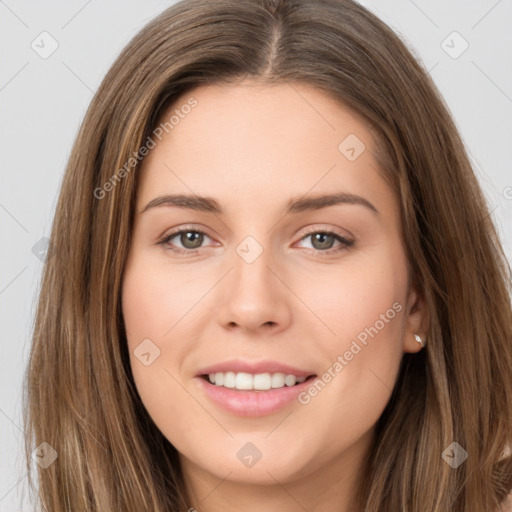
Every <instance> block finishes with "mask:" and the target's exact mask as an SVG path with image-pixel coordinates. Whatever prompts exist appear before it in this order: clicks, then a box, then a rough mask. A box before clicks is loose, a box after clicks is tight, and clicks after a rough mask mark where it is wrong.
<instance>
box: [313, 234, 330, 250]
mask: <svg viewBox="0 0 512 512" xmlns="http://www.w3.org/2000/svg"><path fill="white" fill-rule="evenodd" d="M332 238H333V236H332V235H328V234H327V233H316V234H315V235H314V236H313V246H314V247H316V248H317V249H330V248H331V247H332V242H333V240H332ZM319 239H320V244H319V245H320V247H317V246H316V242H317V241H318V240H319ZM322 239H323V242H322ZM325 239H330V242H331V243H326V242H325Z"/></svg>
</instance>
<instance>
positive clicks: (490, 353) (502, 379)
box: [24, 0, 512, 512]
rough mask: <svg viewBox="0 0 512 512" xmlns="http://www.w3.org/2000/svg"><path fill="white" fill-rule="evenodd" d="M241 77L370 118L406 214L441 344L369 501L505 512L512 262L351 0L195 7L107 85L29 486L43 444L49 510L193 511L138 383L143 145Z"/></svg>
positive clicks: (34, 355) (37, 381)
mask: <svg viewBox="0 0 512 512" xmlns="http://www.w3.org/2000/svg"><path fill="white" fill-rule="evenodd" d="M244 78H252V79H257V80H260V81H261V82H262V83H265V84H269V85H270V84H274V83H288V84H290V85H292V84H293V83H294V82H297V83H299V82H304V83H308V84H311V85H313V86H315V87H317V88H319V89H321V90H322V91H323V92H325V93H326V94H328V95H330V96H331V97H333V98H335V99H337V100H339V101H340V102H342V103H343V105H345V106H347V107H348V108H350V109H352V110H353V111H354V112H355V113H357V114H358V115H359V116H361V118H363V119H364V120H365V121H367V122H368V123H369V126H371V127H372V130H373V132H374V133H375V135H376V137H377V140H378V141H379V148H378V152H377V154H378V157H379V163H380V167H381V168H382V171H383V173H384V174H385V176H386V177H387V178H388V180H389V182H390V184H391V185H392V187H393V188H394V190H395V192H396V194H397V197H398V198H399V201H400V205H401V214H402V217H401V218H402V231H403V239H404V240H403V243H404V247H405V250H406V253H407V256H408V261H409V266H410V272H411V276H412V279H413V280H414V282H415V283H416V285H417V286H418V288H419V290H421V293H422V294H423V296H424V297H425V300H426V302H427V304H428V308H429V313H430V328H429V332H428V333H427V339H428V343H427V347H426V349H425V350H422V351H421V352H420V353H419V354H414V355H413V354H406V355H404V357H403V360H402V364H401V369H400V373H399V377H398V380H397V382H396V386H395V389H394V391H393V395H392V397H391V400H390V402H389V403H388V405H387V407H386V410H385V411H384V413H383V415H382V417H381V418H380V419H379V422H378V425H377V429H376V436H375V440H374V444H373V447H372V449H371V452H370V454H369V457H368V463H367V467H366V472H365V476H364V479H363V480H364V481H363V482H362V484H361V487H360V489H359V492H358V496H359V500H360V503H361V506H362V508H363V509H364V508H366V510H367V511H368V512H378V511H379V512H387V511H392V512H396V511H403V512H405V511H408V512H420V511H421V512H448V511H450V512H454V511H455V512H470V511H471V512H473V511H475V510H478V511H484V510H485V511H491V510H498V509H499V503H500V502H501V501H502V500H503V499H504V498H505V496H506V494H507V492H510V489H511V487H512V481H511V475H512V458H511V457H510V446H511V445H512V379H511V368H512V333H511V326H512V308H511V301H510V267H509V265H508V263H507V260H506V258H505V256H504V253H503V250H502V248H501V246H500V243H499V240H498V237H497V234H496V232H495V228H494V226H493V224H492V221H491V218H490V214H489V210H488V206H487V205H486V203H485V200H484V198H483V195H482V192H481V190H480V188H479V185H478V183H477V180H476V178H475V175H474V173H473V170H472V168H471V165H470V162H469V159H468V156H467V153H466V150H465V148H464V146H463V143H462V142H461V138H460V136H459V134H458V132H457V129H456V126H455V125H454V122H453V121H452V119H451V117H450V115H449V112H448V109H447V107H446V105H445V103H444V101H443V99H442V98H441V96H440V94H439V92H438V90H437V88H436V87H435V85H434V83H433V82H432V80H431V78H430V76H429V74H428V73H427V72H426V71H425V70H424V69H423V67H422V66H421V65H420V64H419V63H418V62H417V61H416V60H415V59H414V57H413V56H412V55H411V53H410V51H409V50H408V49H407V47H406V45H405V44H404V43H403V42H402V41H401V40H400V38H399V37H398V36H397V35H395V34H394V33H393V31H392V30H391V29H390V28H389V27H387V26H386V25H385V24H384V23H383V22H381V21H380V20H379V19H378V18H377V17H375V16H374V15H373V14H371V13H370V12H369V11H368V10H366V9H365V8H363V7H362V6H360V5H359V4H357V3H355V2H353V1H349V0H282V1H280V0H275V1H271V0H221V1H218V0H208V1H206V0H187V1H182V2H179V3H177V4H175V5H173V6H172V7H170V8H169V9H167V10H165V11H164V12H163V13H162V14H161V15H159V16H158V17H157V18H155V19H154V20H153V21H151V22H150V23H149V24H148V25H147V26H145V27H144V28H143V29H142V31H141V32H140V33H139V34H138V35H136V36H135V37H134V38H133V40H132V41H131V42H130V43H129V44H128V46H127V47H126V48H125V49H124V50H123V52H122V53H121V55H120V56H119V57H118V59H117V60H116V61H115V63H114V64H113V66H112V68H111V69H110V71H109V72H108V74H107V75H106V77H105V79H104V80H103V82H102V83H101V85H100V87H99V89H98V91H97V92H96V94H95V96H94V98H93V100H92V102H91V105H90V107H89V109H88V111H87V113H86V116H85V119H84V121H83V123H82V126H81V129H80V131H79V133H78V136H77V139H76V141H75V144H74V147H73V150H72V153H71V156H70V159H69V163H68V166H67V169H66V172H65V176H64V179H63V183H62V188H61V191H60V196H59V200H58V205H57V208H56V213H55V219H54V222H53V227H52V232H51V238H50V246H49V250H48V254H47V261H46V264H45V267H44V272H43V277H42V287H41V291H40V297H39V302H38V307H37V312H36V319H35V326H34V333H33V344H32V348H31V353H30V360H29V364H28V366H27V373H26V388H25V390H24V392H25V393H24V400H25V407H26V409H25V417H24V421H25V428H26V432H27V438H26V457H27V467H28V471H29V481H30V483H31V485H32V488H33V487H34V484H33V479H32V477H31V476H30V469H31V468H30V466H31V453H32V450H34V449H35V448H36V447H37V446H39V445H40V444H41V443H43V442H45V443H48V445H50V446H51V447H52V448H53V449H54V450H55V451H56V454H57V459H56V460H55V461H54V462H53V463H52V464H50V465H48V467H46V468H43V467H42V466H41V465H38V467H37V470H38V480H39V482H38V490H37V493H38V498H39V499H40V502H41V503H42V504H43V505H44V507H46V509H47V510H52V511H62V510H66V511H67V510H73V511H84V510H87V511H100V510H101V511H114V510H118V511H128V510H137V511H138V512H141V511H144V510H148V511H149V510H151V511H155V512H156V511H160V512H163V511H186V510H187V509H188V508H189V507H190V506H191V505H190V501H189V499H188V497H187V494H186V492H185V485H184V482H183V478H182V475H181V472H180V466H179V459H178V454H177V451H176V449H175V448H174V447H173V446H172V445H171V444H170V443H169V442H168V441H167V440H166V439H165V438H164V436H163V435H162V434H161V432H160V431H159V430H158V428H157V427H156V426H155V424H154V423H153V422H152V420H151V418H150V417H149V415H148V413H147V412H146V410H145V408H144V406H143V404H142V402H141V400H140V398H139V396H138V394H137V391H136V389H135V385H134V381H133V378H132V373H131V369H130V364H129V356H128V353H127V341H126V332H125V330H124V323H123V318H122V314H121V307H120V306H121V295H120V290H121V283H122V278H123V269H124V264H125V260H126V256H127V251H128V248H129V246H130V234H131V229H132V221H133V213H134V205H135V201H134V200H135V192H136V185H137V170H138V168H139V166H140V158H139V157H140V154H139V153H138V152H139V149H140V148H141V147H142V146H144V145H145V142H146V141H147V140H148V137H149V136H150V135H151V133H152V130H153V129H154V127H155V123H156V122H157V120H158V119H159V118H160V116H161V114H162V112H163V111H164V109H165V108H166V106H168V105H169V104H170V103H171V102H173V101H174V100H175V99H176V98H177V97H178V96H181V95H185V96H183V97H185V98H186V97H187V94H186V93H189V94H191V91H192V90H193V88H194V87H196V86H200V85H208V84H212V83H230V84H236V83H237V81H239V80H242V79H244ZM130 159H131V160H130ZM127 162H128V165H127ZM123 168H124V172H122V171H120V170H121V169H123ZM453 442H457V443H458V444H459V445H460V446H461V447H463V448H464V449H465V450H466V452H467V453H468V458H467V459H466V460H465V462H464V463H463V464H461V465H460V466H459V467H458V468H457V469H453V468H452V467H450V465H449V464H447V463H446V462H445V461H444V460H443V458H442V453H443V451H444V450H445V449H446V448H447V447H449V446H450V445H451V443H453ZM40 449H43V450H44V449H46V450H48V449H49V448H48V446H47V445H43V447H42V448H40ZM47 453H48V452H47ZM51 453H53V452H51Z"/></svg>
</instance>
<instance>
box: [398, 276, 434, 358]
mask: <svg viewBox="0 0 512 512" xmlns="http://www.w3.org/2000/svg"><path fill="white" fill-rule="evenodd" d="M405 316H406V318H405V331H404V339H403V349H404V352H408V353H416V352H419V351H420V350H421V349H422V348H423V346H426V343H428V340H427V339H426V333H427V331H428V326H429V323H430V315H429V311H428V307H427V303H426V301H425V298H424V297H423V295H422V294H420V293H419V292H418V291H417V289H416V287H414V286H412V287H411V289H410V291H409V295H408V297H407V304H406V308H405ZM416 334H417V335H418V336H420V337H421V339H422V340H423V346H422V345H421V343H419V342H418V341H416V338H415V337H414V336H415V335H416Z"/></svg>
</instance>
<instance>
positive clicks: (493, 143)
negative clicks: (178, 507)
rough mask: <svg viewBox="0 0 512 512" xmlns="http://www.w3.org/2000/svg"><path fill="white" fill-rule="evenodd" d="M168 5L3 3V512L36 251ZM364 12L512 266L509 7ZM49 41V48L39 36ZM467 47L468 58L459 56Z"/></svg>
mask: <svg viewBox="0 0 512 512" xmlns="http://www.w3.org/2000/svg"><path fill="white" fill-rule="evenodd" d="M172 3H173V2H172V1H162V0H161V1H157V0H145V1H142V0H139V1H135V0H131V1H124V2H120V1H119V2H114V1H112V0H106V1H105V0H103V1H99V0H89V1H69V0H67V1H64V0H60V1H56V0H51V1H46V2H36V1H35V0H32V1H28V0H26V1H16V0H5V1H2V0H0V40H1V45H2V48H3V51H2V53H1V54H0V58H1V65H0V112H1V118H0V119H1V123H0V130H1V132H0V144H1V158H2V165H1V167H0V172H1V180H2V181H1V187H0V226H1V246H0V251H1V254H0V258H1V259H0V262H1V265H0V322H1V323H0V325H1V327H2V338H1V343H2V345H1V357H0V380H1V382H0V393H1V394H0V433H1V435H0V461H1V462H0V464H1V466H0V511H22V510H23V511H28V510H29V509H30V504H29V502H28V500H27V497H26V490H25V489H26V472H25V470H24V465H23V458H22V457H23V452H22V449H21V441H22V436H23V431H22V426H23V425H22V421H21V402H20V398H21V379H22V376H23V372H24V369H25V364H26V362H27V354H28V349H29V346H30V335H31V331H32V326H33V319H34V312H35V304H36V297H37V292H38V290H39V280H40V276H41V270H42V261H41V258H42V257H44V256H43V255H44V242H40V240H41V239H42V238H43V237H45V236H49V234H50V228H51V221H52V216H53V213H54V208H55V204H56V199H57V195H58V190H59V186H60V183H61V179H62V175H63V172H64V168H65V164H66V160H67V158H68V156H69V153H70V149H71V146H72V143H73V140H74V137H75V135H76V133H77V129H78V127H79V124H80V122H81V120H82V117H83V115H84V113H85V110H86V108H87V106H88V104H89V102H90V100H91V98H92V96H93V93H94V91H95V90H96V89H97V87H98V85H99V83H100V81H101V79H102V78H103V76H104V74H105V73H106V71H107V70H108V68H109V67H110V65H111V63H112V62H113V60H114V59H115V57H116V56H117V55H118V53H119V52H120V50H121V49H122V47H123V46H124V45H125V44H126V43H127V42H128V41H129V40H130V39H131V38H132V37H133V36H134V35H135V34H136V33H137V32H138V31H139V29H140V28H141V27H142V26H143V25H144V24H145V23H146V22H147V21H149V20H150V19H151V18H152V17H154V16H155V15H157V14H158V13H160V12H161V11H162V10H164V9H165V8H166V7H168V6H169V5H171V4H172ZM361 3H362V4H363V5H365V6H366V7H368V8H370V10H372V11H373V12H374V13H375V14H377V15H378V16H379V17H380V18H381V19H382V20H384V21H385V22H386V23H388V24H389V25H390V26H391V27H392V28H393V29H395V30H396V31H397V32H398V33H399V34H400V35H401V36H402V38H403V39H405V40H406V42H407V44H408V46H409V48H410V49H411V50H412V51H413V53H414V54H415V55H416V57H418V58H419V59H420V60H421V61H422V62H423V63H424V65H425V67H426V68H427V69H428V70H430V73H431V75H432V77H433V79H434V81H435V83H436V84H437V85H438V87H439V88H440V90H441V93H442V94H443V96H444V98H445V100H446V102H447V104H448V106H449V108H450V110H451V112H452V114H453V117H454V119H455V121H456V123H457V125H458V127H459V129H460V131H461V134H462V137H463V140H464V142H465V144H466V147H467V148H468V151H469V154H470V156H471V159H472V161H473V163H474V166H475V170H476V172H477V175H478V178H479V180H480V182H481V185H482V187H483V189H484V192H485V194H486V197H487V198H488V202H489V205H490V208H491V210H492V217H493V219H494V221H495V223H496V224H497V226H498V229H499V232H500V234H501V236H502V240H503V244H504V247H505V250H506V253H507V256H508V258H509V261H512V229H511V226H512V222H511V221H512V172H511V162H512V31H511V30H510V23H511V21H512V0H499V1H498V0H478V1H477V0H472V1H468V0H450V1H447V0H434V1H432V0H431V1H427V0H415V1H413V0H380V1H379V0H363V1H362V2H361ZM44 31H46V32H48V33H49V34H50V36H40V34H41V33H42V32H44ZM454 31H456V32H458V33H459V34H460V36H461V37H462V38H463V39H462V38H461V37H459V36H457V35H453V34H452V33H453V32H454ZM53 40H54V41H56V43H55V42H53ZM464 40H465V41H467V44H468V45H469V46H468V48H467V50H466V51H464V52H463V53H462V54H461V55H458V54H459V53H460V52H461V50H463V49H464V46H465V43H464ZM443 41H444V42H443ZM52 44H54V45H55V44H58V48H57V49H56V51H55V52H54V53H53V54H51V55H50V56H48V57H47V58H42V57H41V56H40V53H41V52H44V51H47V52H48V51H49V50H50V49H51V45H52ZM31 45H33V46H34V47H35V49H37V51H36V50H35V49H33V48H32V47H31ZM38 52H39V53H38ZM450 54H451V55H450ZM44 56H46V55H44ZM455 57H456V58H455ZM38 242H39V245H38ZM34 246H35V249H33V248H34Z"/></svg>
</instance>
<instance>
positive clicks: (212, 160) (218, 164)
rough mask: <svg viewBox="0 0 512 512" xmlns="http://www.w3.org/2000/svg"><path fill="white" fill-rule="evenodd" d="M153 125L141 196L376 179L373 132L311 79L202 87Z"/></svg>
mask: <svg viewBox="0 0 512 512" xmlns="http://www.w3.org/2000/svg"><path fill="white" fill-rule="evenodd" d="M191 104H194V107H193V108H190V107H188V105H191ZM171 118H172V122H170V120H171ZM159 123H160V125H159V126H161V127H164V128H165V126H166V125H165V123H167V129H166V130H165V129H164V130H162V129H161V130H160V131H161V132H162V135H161V140H157V139H155V141H156V146H155V147H154V148H153V149H151V151H150V152H149V154H148V155H147V156H146V157H145V159H144V162H143V166H142V169H141V173H142V175H141V176H140V180H139V191H138V196H139V198H141V201H146V200H149V199H151V198H152V197H153V196H154V195H155V194H157V193H161V192H167V193H170V192H175V191H179V192H184V193H196V194H199V195H205V196H206V195H208V196H216V197H219V198H220V199H221V200H225V201H230V200H234V199H235V198H236V199H237V200H238V201H241V202H243V201H245V200H248V199H249V200H252V199H253V198H254V197H255V196H257V197H277V196H279V195H286V196H295V195H297V194H305V193H307V192H308V191H311V192H314V193H318V192H326V191H329V192H332V191H334V190H336V191H337V190H341V189H343V190H345V189H346V190H347V191H348V192H352V193H362V192H364V191H365V189H366V190H367V189H368V187H370V186H371V182H375V184H376V185H380V186H381V187H382V185H383V180H382V178H381V176H380V171H379V169H378V165H377V161H376V159H375V157H374V155H373V151H374V149H375V143H376V142H375V140H374V138H373V136H372V133H371V128H370V127H369V126H368V124H367V123H366V122H365V121H364V120H362V119H361V118H360V117H359V116H357V115H356V114H354V113H353V112H352V111H351V110H350V109H348V108H347V107H345V106H344V105H343V104H342V103H340V102H338V101H336V100H335V99H333V98H332V97H330V96H329V95H327V94H325V93H324V92H323V91H320V90H318V89H316V88H315V87H313V86H311V85H308V84H303V83H293V84H292V83H287V84H279V85H262V84H259V83H256V82H250V81H244V82H240V83H239V84H236V85H209V86H200V87H197V88H195V89H194V90H192V91H190V92H188V93H185V94H183V95H182V96H180V97H179V98H177V99H176V100H175V101H174V103H173V104H172V105H171V106H170V107H169V108H168V109H167V110H166V111H165V112H164V113H163V115H162V116H161V118H160V120H159ZM146 202H147V201H146Z"/></svg>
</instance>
